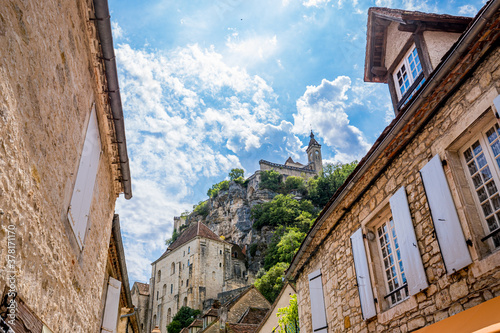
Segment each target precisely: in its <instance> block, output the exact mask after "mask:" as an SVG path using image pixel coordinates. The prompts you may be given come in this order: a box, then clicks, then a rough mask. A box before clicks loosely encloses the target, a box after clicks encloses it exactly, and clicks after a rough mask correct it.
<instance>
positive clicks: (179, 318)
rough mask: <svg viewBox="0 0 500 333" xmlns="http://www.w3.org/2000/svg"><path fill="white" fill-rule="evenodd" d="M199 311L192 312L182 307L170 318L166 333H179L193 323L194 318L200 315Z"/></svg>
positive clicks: (192, 310) (188, 308)
mask: <svg viewBox="0 0 500 333" xmlns="http://www.w3.org/2000/svg"><path fill="white" fill-rule="evenodd" d="M200 313H201V311H200V310H194V309H191V308H190V307H187V306H183V307H182V308H180V309H179V311H178V312H177V314H176V315H175V316H174V318H172V322H171V323H170V324H169V325H168V326H167V332H168V333H179V332H180V331H181V330H182V329H183V328H184V327H188V326H189V325H191V323H192V322H193V321H194V319H195V318H196V316H198V315H200Z"/></svg>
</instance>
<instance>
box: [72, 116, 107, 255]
mask: <svg viewBox="0 0 500 333" xmlns="http://www.w3.org/2000/svg"><path fill="white" fill-rule="evenodd" d="M100 156H101V139H100V136H99V126H98V124H97V116H96V113H95V109H92V112H91V114H90V119H89V124H88V127H87V133H86V134H85V142H84V143H83V149H82V154H81V156H80V164H79V166H78V172H77V174H76V179H75V186H74V188H73V194H72V196H71V202H70V205H69V208H68V220H69V222H70V224H71V228H72V230H73V233H74V234H75V237H76V241H77V243H78V246H79V247H80V250H81V249H83V243H84V240H85V233H86V232H87V225H88V219H89V214H90V205H91V203H92V196H93V193H94V184H95V180H96V177H97V168H98V165H99V158H100Z"/></svg>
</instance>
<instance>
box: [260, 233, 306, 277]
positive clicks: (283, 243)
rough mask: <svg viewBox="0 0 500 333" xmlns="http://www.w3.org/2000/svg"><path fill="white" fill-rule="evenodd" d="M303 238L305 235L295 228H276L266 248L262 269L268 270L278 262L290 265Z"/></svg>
mask: <svg viewBox="0 0 500 333" xmlns="http://www.w3.org/2000/svg"><path fill="white" fill-rule="evenodd" d="M305 236H306V233H305V232H302V231H301V230H300V229H299V228H297V227H284V226H280V227H278V228H277V229H276V230H275V231H274V234H273V236H272V238H271V241H270V243H269V245H268V247H267V250H266V255H265V257H264V269H265V270H268V269H270V268H271V267H273V266H274V265H276V264H277V263H279V262H284V263H287V264H290V263H291V262H292V259H293V256H294V255H295V253H296V252H297V250H298V249H299V247H300V244H301V243H302V241H303V240H304V238H305Z"/></svg>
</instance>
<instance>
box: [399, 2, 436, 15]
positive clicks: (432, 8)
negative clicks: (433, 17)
mask: <svg viewBox="0 0 500 333" xmlns="http://www.w3.org/2000/svg"><path fill="white" fill-rule="evenodd" d="M403 8H404V9H406V10H414V11H421V12H426V13H435V12H438V8H437V5H436V4H433V5H429V1H428V0H403Z"/></svg>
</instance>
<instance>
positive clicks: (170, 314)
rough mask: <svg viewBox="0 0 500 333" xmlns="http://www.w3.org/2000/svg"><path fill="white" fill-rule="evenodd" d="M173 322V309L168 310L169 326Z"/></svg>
mask: <svg viewBox="0 0 500 333" xmlns="http://www.w3.org/2000/svg"><path fill="white" fill-rule="evenodd" d="M171 321H172V309H171V308H168V310H167V325H168V324H170V322H171Z"/></svg>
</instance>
